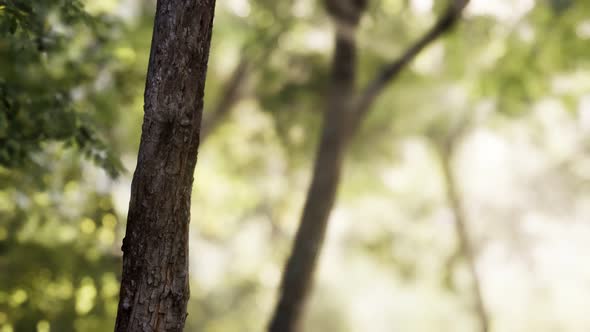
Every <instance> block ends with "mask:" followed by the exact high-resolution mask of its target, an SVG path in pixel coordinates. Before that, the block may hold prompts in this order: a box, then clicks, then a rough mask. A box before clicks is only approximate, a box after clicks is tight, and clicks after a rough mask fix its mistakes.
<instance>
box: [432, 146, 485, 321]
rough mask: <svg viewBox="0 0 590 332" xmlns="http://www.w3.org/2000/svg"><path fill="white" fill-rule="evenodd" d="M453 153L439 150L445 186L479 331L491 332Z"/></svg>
mask: <svg viewBox="0 0 590 332" xmlns="http://www.w3.org/2000/svg"><path fill="white" fill-rule="evenodd" d="M452 151H453V149H452V148H450V149H444V150H439V155H440V157H439V158H440V161H441V166H442V171H443V177H444V184H445V187H446V190H447V200H448V202H449V205H450V206H451V210H452V211H453V216H454V217H455V233H456V234H457V240H458V242H459V255H460V256H462V257H464V258H465V260H466V263H467V267H468V269H469V273H470V274H471V279H472V285H473V297H474V301H475V313H476V316H477V320H478V324H479V331H480V332H488V331H489V330H490V328H489V326H490V320H489V316H488V313H487V310H486V307H485V303H484V300H483V294H482V290H481V280H480V278H479V275H478V274H477V267H476V260H477V258H476V254H475V250H474V249H473V245H472V243H471V237H470V236H469V229H468V226H467V218H466V217H465V212H464V209H463V204H462V200H461V197H460V195H459V191H458V188H457V181H456V180H455V177H454V174H453V168H452V165H451V156H452Z"/></svg>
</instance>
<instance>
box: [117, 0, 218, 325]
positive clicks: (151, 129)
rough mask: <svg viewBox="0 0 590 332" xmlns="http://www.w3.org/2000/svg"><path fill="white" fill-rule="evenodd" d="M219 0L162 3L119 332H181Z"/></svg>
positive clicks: (136, 175) (156, 25)
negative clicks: (207, 79) (195, 177)
mask: <svg viewBox="0 0 590 332" xmlns="http://www.w3.org/2000/svg"><path fill="white" fill-rule="evenodd" d="M214 7H215V0H159V1H158V4H157V9H156V16H155V22H154V32H153V37H152V46H151V53H150V61H149V65H148V74H147V82H146V88H145V95H144V99H145V105H144V120H143V121H144V122H143V127H142V135H141V143H140V147H139V156H138V160H137V167H136V169H135V173H134V175H133V182H132V184H131V200H130V203H129V214H128V217H127V230H126V234H125V238H124V239H123V246H122V248H121V249H122V250H123V274H122V282H121V291H120V300H119V307H118V312H117V321H116V325H115V331H116V332H123V331H125V332H130V331H182V329H183V327H184V322H185V319H186V316H187V313H186V306H187V301H188V298H189V285H188V281H189V280H188V229H189V221H190V199H191V190H192V183H193V173H194V169H195V164H196V161H197V150H198V147H199V131H200V125H201V115H202V110H203V91H204V87H205V76H206V71H207V61H208V56H209V45H210V41H211V29H212V23H213V15H214Z"/></svg>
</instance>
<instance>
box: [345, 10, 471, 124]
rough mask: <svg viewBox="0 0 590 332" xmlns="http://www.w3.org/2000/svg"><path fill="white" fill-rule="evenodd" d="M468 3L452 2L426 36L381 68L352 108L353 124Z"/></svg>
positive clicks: (450, 26) (361, 118) (454, 21)
mask: <svg viewBox="0 0 590 332" xmlns="http://www.w3.org/2000/svg"><path fill="white" fill-rule="evenodd" d="M468 3H469V0H452V2H451V4H449V6H448V7H447V9H446V10H445V12H444V14H443V15H442V16H441V17H440V18H439V19H438V21H437V22H436V23H435V24H434V25H433V26H432V28H430V30H428V31H427V32H426V34H424V35H423V36H422V37H421V38H420V39H418V40H417V41H416V42H415V43H414V44H413V45H412V46H410V47H409V48H408V49H407V50H406V51H405V52H404V53H403V54H402V55H401V56H400V57H399V58H398V59H397V60H395V61H394V62H392V63H390V64H388V65H386V66H385V67H383V69H382V70H381V71H380V72H379V73H378V74H377V76H376V77H375V78H374V79H373V80H372V81H371V82H370V83H369V84H368V85H367V87H366V88H365V89H364V90H363V91H362V92H361V95H360V96H359V97H358V99H357V101H356V105H355V108H354V112H355V119H356V120H357V121H355V122H357V123H358V122H360V121H362V120H363V118H364V117H365V116H366V114H367V113H368V112H369V110H370V108H371V105H372V104H373V102H374V101H375V99H376V98H377V97H378V96H379V94H380V93H381V92H382V91H383V90H384V89H385V87H386V86H387V84H389V83H390V82H391V81H392V80H394V79H395V78H397V76H398V75H399V73H400V72H401V71H402V69H404V68H405V67H406V66H407V65H408V63H410V62H411V61H412V60H413V59H414V58H415V57H416V56H417V55H418V54H419V53H420V51H422V50H423V49H425V48H426V47H427V46H428V45H430V44H431V43H432V42H434V41H435V40H436V39H437V38H439V37H440V36H442V35H443V34H445V33H446V32H448V31H449V30H451V28H452V27H453V26H454V25H455V23H456V22H457V21H458V20H459V18H460V17H461V13H462V12H463V9H465V7H466V6H467V4H468Z"/></svg>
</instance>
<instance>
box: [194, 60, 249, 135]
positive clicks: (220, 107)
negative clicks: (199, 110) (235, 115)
mask: <svg viewBox="0 0 590 332" xmlns="http://www.w3.org/2000/svg"><path fill="white" fill-rule="evenodd" d="M248 67H249V62H248V60H247V59H246V58H245V57H242V59H241V60H240V62H239V63H238V65H237V66H236V68H234V71H233V72H232V74H231V76H230V77H229V80H228V81H227V82H226V84H225V87H224V88H223V92H222V93H221V95H220V96H219V100H218V102H217V105H216V106H215V108H214V109H213V112H212V113H209V115H207V116H205V118H204V119H203V125H202V129H201V141H204V140H205V139H206V138H207V137H208V136H209V135H210V134H211V133H212V132H213V131H214V130H215V129H216V128H217V127H218V126H219V124H221V121H222V120H223V119H224V118H225V117H226V116H227V114H229V113H230V110H231V109H232V107H233V106H234V105H235V104H236V103H237V102H238V101H239V99H240V88H241V86H242V84H243V82H244V81H245V80H246V78H247V77H248V75H247V74H248Z"/></svg>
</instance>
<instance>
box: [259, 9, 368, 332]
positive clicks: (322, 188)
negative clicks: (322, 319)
mask: <svg viewBox="0 0 590 332" xmlns="http://www.w3.org/2000/svg"><path fill="white" fill-rule="evenodd" d="M341 2H345V1H341ZM329 9H330V8H329ZM346 9H347V10H353V13H355V15H347V16H338V18H342V20H344V21H345V23H346V25H345V26H344V25H341V24H337V27H336V28H337V32H336V40H335V49H334V53H333V58H332V75H331V81H330V87H329V91H328V96H327V102H326V111H325V112H324V118H323V125H322V133H321V138H320V143H319V147H318V150H317V154H316V159H315V163H314V169H313V176H312V181H311V185H310V187H309V191H308V194H307V197H306V201H305V205H304V207H303V214H302V216H301V221H300V224H299V228H298V229H297V233H296V235H295V241H294V243H293V248H292V250H291V255H290V256H289V258H288V260H287V264H286V266H285V269H284V271H283V277H282V280H281V285H280V294H279V299H278V301H277V305H276V307H275V311H274V314H273V316H272V319H271V322H270V325H269V328H268V330H269V331H270V332H293V331H297V330H298V325H299V322H300V319H301V316H302V314H303V309H304V306H305V302H306V300H307V298H308V295H309V292H310V289H311V287H312V283H313V275H314V271H315V269H316V266H317V261H318V258H319V255H320V251H321V248H322V245H323V242H324V238H325V235H326V231H327V226H328V219H329V217H330V212H331V210H332V207H333V206H334V201H335V199H336V192H337V190H338V184H339V182H340V173H341V171H342V159H343V156H344V152H345V149H346V143H347V142H348V138H349V136H350V131H349V129H350V128H349V124H350V121H349V118H350V115H351V112H350V105H351V99H350V98H351V97H352V96H353V94H354V84H355V78H356V41H355V37H354V29H355V28H356V25H357V23H358V20H359V18H360V15H361V13H362V11H363V10H364V6H361V7H346ZM331 13H332V14H334V12H331ZM338 15H340V14H338ZM351 18H352V19H351ZM339 23H340V22H339Z"/></svg>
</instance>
